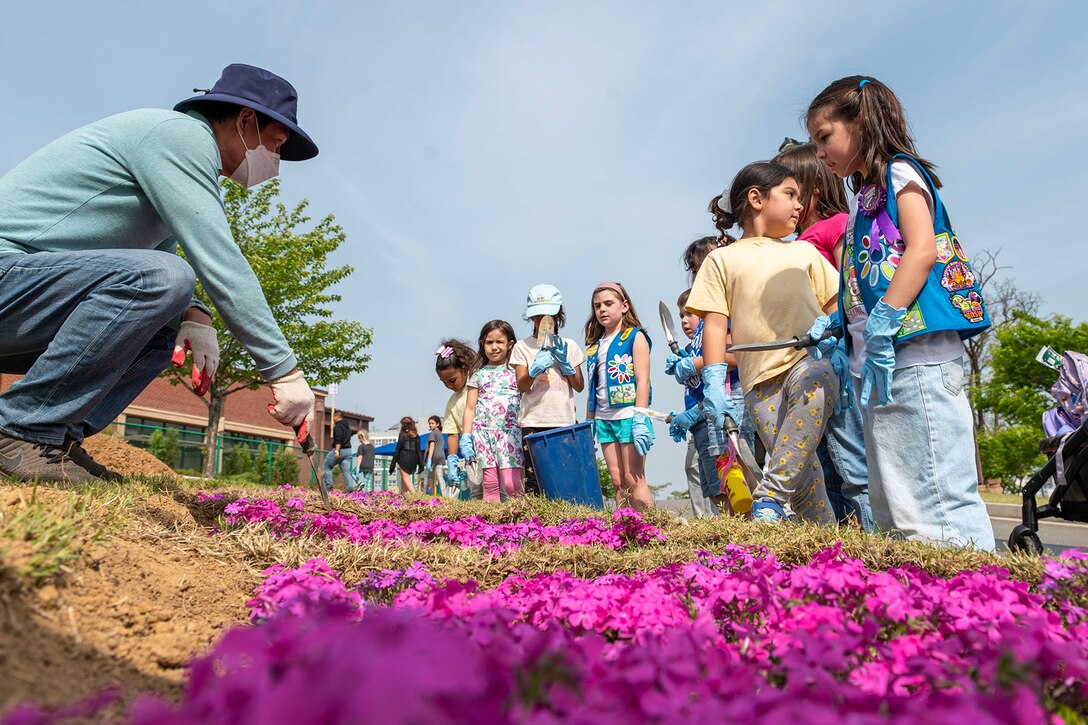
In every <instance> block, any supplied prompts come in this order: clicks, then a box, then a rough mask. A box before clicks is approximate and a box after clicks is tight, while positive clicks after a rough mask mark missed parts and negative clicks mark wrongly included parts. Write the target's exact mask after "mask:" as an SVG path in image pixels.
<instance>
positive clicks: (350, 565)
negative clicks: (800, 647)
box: [49, 478, 1042, 587]
mask: <svg viewBox="0 0 1088 725" xmlns="http://www.w3.org/2000/svg"><path fill="white" fill-rule="evenodd" d="M211 488H212V487H209V486H207V485H206V484H205V483H202V482H189V481H178V480H174V479H153V478H152V479H147V478H144V479H130V480H126V481H125V482H122V483H119V484H109V483H101V484H96V485H94V486H92V487H89V488H86V487H85V488H83V489H82V490H81V491H80V492H78V493H76V492H73V491H70V492H69V495H70V496H73V497H77V498H78V499H80V500H94V501H96V506H95V507H94V511H95V514H94V515H93V516H89V515H87V514H86V512H85V510H84V509H78V510H77V509H65V508H63V507H61V508H54V509H52V510H51V512H50V514H49V516H50V517H52V520H53V521H54V524H57V525H59V526H60V527H61V528H64V526H63V524H64V522H65V521H69V522H76V523H78V526H77V527H76V529H77V530H79V531H84V532H85V535H90V534H91V533H92V532H97V531H99V530H100V528H101V526H102V525H103V523H104V522H105V521H106V520H109V522H110V524H111V525H115V526H116V525H124V526H128V527H135V528H136V529H141V530H142V535H143V536H144V537H145V538H146V539H147V540H148V541H149V542H150V541H153V540H155V539H156V537H158V538H160V539H162V540H163V543H168V544H169V545H171V546H176V547H181V548H183V549H185V550H187V551H190V552H192V554H193V555H195V556H202V557H209V558H212V559H217V560H220V561H227V560H230V561H234V562H237V563H242V564H244V565H245V567H246V568H247V570H248V571H249V572H251V574H252V575H253V576H254V577H255V578H256V577H259V573H260V571H262V570H263V569H265V568H267V567H270V566H272V565H274V564H277V563H283V564H286V565H287V566H297V565H300V564H302V563H303V562H305V561H306V560H308V559H311V558H314V557H321V558H324V559H325V560H326V561H328V562H329V564H330V565H331V566H332V567H333V568H334V569H336V570H337V571H339V572H341V574H342V575H343V577H344V579H345V580H346V581H347V582H348V583H349V584H350V583H354V582H355V581H358V580H360V579H362V578H363V577H365V576H366V575H367V574H368V573H370V572H373V571H376V570H379V569H393V568H402V567H405V566H407V565H409V564H411V563H412V562H415V561H419V562H422V563H423V564H424V565H426V566H427V568H428V569H429V570H430V571H431V573H432V574H433V575H434V576H435V577H451V578H456V579H462V580H463V579H475V580H476V581H478V582H479V583H480V584H481V585H482V586H485V587H487V586H493V585H495V584H496V583H498V582H499V581H501V580H502V579H503V578H505V577H506V576H508V575H510V574H511V573H512V572H515V571H521V572H526V573H538V572H551V571H557V570H564V571H568V572H571V573H572V574H574V575H576V576H582V577H594V576H599V575H601V574H605V573H608V572H615V573H632V572H636V571H640V570H646V569H651V568H654V567H658V566H662V565H665V564H670V563H675V562H683V561H691V560H692V559H694V558H696V557H697V555H698V552H702V551H707V552H711V553H715V552H720V551H721V550H722V549H723V548H724V547H725V546H726V545H727V544H730V543H733V544H742V545H747V546H753V545H754V546H763V547H766V549H767V550H768V551H769V552H770V553H772V554H774V555H775V556H776V557H778V559H779V560H781V561H783V562H785V563H790V564H797V563H803V562H808V561H810V560H811V559H812V557H813V555H814V554H816V553H817V552H819V551H821V550H823V549H824V548H826V547H829V546H833V545H835V544H837V543H839V542H841V545H842V552H843V554H844V555H846V556H851V557H856V558H858V559H860V560H861V561H862V562H864V563H865V565H866V566H867V567H868V568H870V569H872V570H885V569H890V568H895V567H903V566H914V567H917V568H919V569H922V570H924V571H927V572H930V573H931V574H934V575H938V576H945V577H947V576H952V575H954V574H955V573H957V572H959V571H963V570H965V569H977V568H979V567H982V566H987V565H998V566H1002V567H1005V568H1007V569H1009V570H1010V572H1011V573H1012V575H1013V576H1014V577H1016V578H1018V579H1022V580H1024V581H1028V582H1032V583H1034V582H1036V581H1038V579H1039V577H1040V576H1041V574H1042V563H1041V562H1040V561H1039V560H1037V559H1034V558H1031V557H1026V556H1012V555H1006V556H995V555H992V554H986V553H983V552H978V551H974V550H962V549H952V548H939V547H934V546H929V545H926V544H921V543H917V542H904V541H895V540H893V539H891V538H889V537H887V536H874V535H868V534H862V533H860V532H858V531H855V530H850V529H838V530H835V529H829V528H824V527H818V526H813V525H805V524H788V525H780V526H768V525H765V524H759V523H755V522H751V521H744V520H740V519H733V518H716V519H694V520H688V519H684V518H680V517H677V516H676V515H675V514H673V513H670V512H668V511H664V510H654V511H649V512H647V513H646V515H645V518H646V520H647V521H648V522H649V523H652V524H654V525H655V526H657V527H658V528H660V529H661V530H662V531H663V532H664V534H665V536H666V541H665V542H664V543H662V544H655V545H651V546H648V547H645V548H639V549H635V550H626V551H613V550H610V549H605V548H603V547H591V546H554V545H542V544H526V545H523V546H522V547H521V549H519V550H517V551H513V552H510V553H508V554H505V555H502V556H498V557H493V556H491V555H489V554H487V553H485V552H482V551H480V550H477V549H468V548H463V547H460V546H455V545H451V544H444V543H430V544H426V545H423V544H416V543H410V542H409V543H404V544H400V545H389V544H379V543H372V544H368V545H365V546H356V545H353V544H350V543H348V542H346V541H342V540H338V541H328V540H326V539H323V538H301V539H277V538H275V537H273V536H272V535H270V534H269V532H268V531H267V529H266V528H265V527H264V526H262V525H252V526H243V527H237V528H232V529H230V530H227V531H225V532H223V533H221V534H217V535H212V536H209V535H208V534H209V532H210V531H211V529H212V527H214V526H215V525H216V523H217V521H220V520H221V518H220V517H221V516H222V512H223V508H224V506H225V505H226V504H227V503H228V502H229V501H231V500H234V499H235V498H237V497H239V496H252V497H262V498H271V499H275V500H280V501H285V500H286V499H287V498H288V497H289V496H292V495H300V494H301V495H303V497H304V498H305V499H306V501H307V507H306V508H307V510H308V511H313V512H320V511H322V508H321V506H320V503H319V499H318V497H317V495H316V494H315V493H313V492H308V493H307V492H300V491H291V492H279V491H273V490H270V489H267V488H260V487H250V486H245V487H231V488H229V489H224V490H223V493H224V494H225V499H224V500H222V501H203V502H200V501H198V500H197V498H196V492H197V491H199V490H211ZM62 489H63V487H62ZM156 497H165V498H169V499H172V500H173V501H176V502H177V503H180V504H182V505H183V506H184V507H185V509H187V511H188V513H189V515H191V517H192V521H191V522H190V523H189V524H187V525H185V526H180V525H177V524H176V523H173V524H171V523H170V522H165V523H164V522H162V521H159V520H158V519H157V518H156V515H155V513H154V512H155V507H154V506H152V505H150V504H149V503H148V502H149V501H152V500H154V499H155V498H156ZM333 506H334V508H336V509H337V510H340V511H344V512H345V513H352V514H354V515H356V516H357V517H359V519H360V521H362V522H363V523H366V522H369V521H375V520H379V519H390V520H393V521H397V522H401V523H407V522H411V521H418V520H425V519H430V518H433V517H435V516H442V517H444V518H447V519H451V520H454V519H461V518H466V517H469V516H480V517H481V518H483V519H485V520H487V521H490V522H492V523H509V522H515V521H523V520H526V519H528V518H533V517H535V518H538V519H539V520H540V521H541V522H542V523H544V524H555V523H559V522H561V521H563V520H566V519H570V518H576V517H584V516H590V517H599V518H607V517H608V516H609V514H608V513H607V512H602V511H598V510H595V509H590V508H586V507H581V506H575V505H571V504H567V503H564V502H555V501H547V500H544V499H539V498H525V499H518V500H513V501H509V502H507V503H505V504H501V505H500V504H489V503H484V502H482V501H448V502H443V503H442V504H441V505H439V506H409V507H404V508H397V509H388V510H375V509H369V508H364V507H362V506H360V505H359V504H357V503H355V502H354V501H352V500H350V499H347V498H344V497H333ZM73 525H75V523H73ZM73 535H74V534H73ZM64 551H65V552H67V550H64ZM64 555H67V553H64Z"/></svg>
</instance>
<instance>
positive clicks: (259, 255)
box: [163, 179, 371, 476]
mask: <svg viewBox="0 0 1088 725" xmlns="http://www.w3.org/2000/svg"><path fill="white" fill-rule="evenodd" d="M221 183H222V187H223V202H224V206H225V208H226V212H227V219H228V221H229V222H230V227H231V232H232V233H233V235H234V240H235V241H236V242H237V243H238V246H239V247H240V248H241V250H242V254H243V256H245V258H246V260H247V261H248V262H249V265H250V266H251V267H252V268H253V271H254V273H256V275H257V279H258V280H259V282H260V284H261V289H262V290H263V291H264V296H265V299H266V300H267V301H268V306H269V307H270V308H271V310H272V316H273V317H274V318H275V319H276V321H277V322H278V323H279V326H280V329H281V330H282V331H283V334H284V336H285V337H286V338H287V342H288V343H289V344H290V345H291V348H292V349H293V350H294V352H295V354H296V355H297V356H298V361H299V362H298V365H299V369H300V370H302V372H303V374H304V375H305V376H306V380H307V382H309V383H310V384H311V385H328V384H329V383H335V382H339V381H341V380H345V379H346V378H347V377H348V376H350V375H351V374H353V373H358V372H362V371H363V370H365V369H366V367H367V363H368V362H369V361H370V355H368V354H366V352H365V350H366V349H367V348H368V347H369V346H370V343H371V330H369V329H368V328H365V327H363V325H362V323H360V322H357V321H354V320H334V319H332V317H333V311H332V308H331V305H332V303H334V302H338V301H340V295H338V294H336V293H334V292H332V291H331V289H330V288H332V287H333V286H334V285H336V284H338V283H339V282H342V281H344V280H345V279H346V278H347V277H348V276H349V275H350V274H351V273H352V272H353V271H354V269H353V268H352V267H351V266H349V265H344V266H340V267H329V256H330V255H331V254H332V253H333V252H334V251H336V249H337V248H338V247H339V246H340V245H341V244H343V242H344V240H345V239H346V238H347V237H346V235H345V234H344V230H343V228H342V227H341V226H340V225H338V224H336V222H335V220H334V217H333V216H332V215H331V214H330V215H328V216H326V217H325V218H323V219H322V220H321V221H319V222H318V223H317V224H315V225H313V226H312V227H311V228H309V229H308V230H306V229H305V228H306V227H308V226H309V224H310V221H311V220H310V217H309V216H307V215H306V213H305V211H306V207H307V206H308V205H309V202H308V201H305V200H304V201H302V202H300V203H299V204H297V205H295V207H294V208H292V209H288V208H287V207H286V206H285V205H284V204H283V203H282V202H279V201H276V197H277V196H278V195H279V190H280V182H279V180H278V179H273V180H271V181H269V182H267V183H265V184H262V185H261V186H258V187H256V188H253V189H246V188H244V187H242V186H240V185H238V184H236V183H234V182H233V181H230V180H227V179H224V180H223V181H222V182H221ZM179 254H182V256H184V252H183V251H181V250H179ZM196 294H197V297H198V298H199V299H201V300H202V301H203V302H204V303H205V304H207V305H208V306H209V308H210V309H211V310H212V322H213V325H214V326H215V329H216V332H217V334H218V336H219V348H220V361H219V370H218V372H217V373H216V376H215V380H213V381H212V385H211V388H209V390H208V394H207V397H206V398H204V397H202V398H201V399H200V400H201V402H203V403H204V405H205V406H207V408H208V430H209V431H216V430H219V421H220V419H221V418H222V417H223V404H224V401H225V400H226V399H227V397H229V396H230V395H233V394H234V393H237V392H238V391H240V390H245V389H247V388H249V389H251V390H256V389H257V388H258V387H260V385H261V384H262V382H263V380H262V379H261V376H260V374H259V373H258V372H257V369H256V367H255V366H254V364H253V359H252V358H251V357H250V356H249V353H248V352H246V350H245V348H243V347H242V345H241V343H240V342H239V341H238V339H237V338H235V337H234V336H233V335H232V334H230V331H229V330H227V328H226V325H225V324H224V323H223V319H222V317H220V315H219V313H218V311H216V310H215V308H214V307H213V306H212V304H211V300H210V299H209V298H208V296H207V294H206V293H205V292H204V289H203V287H202V286H201V285H200V283H199V282H198V283H197V288H196ZM163 375H164V376H166V377H169V378H170V379H171V382H172V383H173V384H175V385H179V384H180V385H184V386H185V387H186V388H188V389H189V390H192V387H191V385H190V384H189V380H190V377H189V376H190V364H189V363H188V362H186V364H185V365H184V366H182V367H181V368H178V369H175V368H173V367H171V368H170V369H168V370H167V371H166V372H165V373H163ZM210 435H214V433H211V434H210ZM212 447H213V446H209V448H212ZM214 467H215V461H214V457H213V456H208V457H207V460H206V461H205V465H204V475H206V476H211V475H212V473H213V471H214Z"/></svg>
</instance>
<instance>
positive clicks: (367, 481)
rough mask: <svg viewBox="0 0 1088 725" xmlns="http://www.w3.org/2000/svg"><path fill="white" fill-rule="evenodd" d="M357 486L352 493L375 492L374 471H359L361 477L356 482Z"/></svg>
mask: <svg viewBox="0 0 1088 725" xmlns="http://www.w3.org/2000/svg"><path fill="white" fill-rule="evenodd" d="M356 484H357V485H356V486H355V488H353V489H349V490H352V491H373V490H374V471H359V475H358V477H357V480H356Z"/></svg>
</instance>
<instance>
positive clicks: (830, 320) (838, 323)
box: [808, 310, 846, 360]
mask: <svg viewBox="0 0 1088 725" xmlns="http://www.w3.org/2000/svg"><path fill="white" fill-rule="evenodd" d="M832 327H838V328H840V329H842V330H844V333H843V335H844V336H845V329H846V328H845V327H844V326H843V324H842V312H841V311H839V310H835V311H834V312H832V313H831V314H830V315H820V316H819V317H817V318H816V321H815V322H813V323H812V327H810V328H808V336H809V338H810V339H812V340H820V338H821V337H823V336H824V333H825V332H827V331H828V330H830V329H831V328H832ZM839 342H840V338H838V337H829V338H827V339H826V340H820V342H818V343H816V344H815V345H813V346H812V347H810V348H809V355H812V357H814V358H816V359H817V360H819V359H821V358H822V357H823V356H824V355H829V354H831V353H832V352H833V351H834V350H835V346H836V345H837V344H838V343H839Z"/></svg>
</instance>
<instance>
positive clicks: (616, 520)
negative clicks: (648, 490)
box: [224, 494, 665, 555]
mask: <svg viewBox="0 0 1088 725" xmlns="http://www.w3.org/2000/svg"><path fill="white" fill-rule="evenodd" d="M357 495H358V494H349V497H355V496H357ZM374 495H376V494H363V496H374ZM302 509H303V501H302V499H300V498H290V499H288V500H287V501H286V502H285V504H284V505H283V506H280V505H279V504H278V503H276V502H275V501H272V500H268V499H247V498H240V499H238V500H237V501H234V502H232V503H230V504H227V506H226V508H225V509H224V513H225V514H226V516H225V517H224V522H225V523H226V525H227V526H238V525H241V524H253V523H259V524H263V525H265V526H267V527H268V529H269V530H270V531H271V532H272V533H273V534H275V535H276V536H307V535H310V536H324V537H327V538H329V539H345V540H347V541H350V542H351V543H353V544H368V543H371V542H374V541H379V542H381V543H385V544H395V543H403V542H408V541H415V542H419V543H429V542H432V541H440V542H445V543H449V544H455V545H458V546H465V547H474V548H481V549H484V550H486V551H488V552H490V553H492V554H496V555H498V554H503V553H506V552H509V551H513V550H515V549H518V548H520V546H521V544H522V543H524V542H536V543H542V544H560V545H577V546H590V545H596V546H605V547H608V548H611V549H625V548H629V547H633V546H647V545H649V544H651V543H653V542H657V541H664V540H665V535H664V534H662V533H661V531H660V530H658V529H657V528H656V527H655V526H651V525H650V524H647V523H646V522H644V521H643V520H642V515H641V514H639V513H638V512H637V511H634V510H632V509H617V510H616V511H615V512H613V514H612V520H611V521H603V520H601V519H595V518H583V519H570V520H568V521H564V522H562V523H561V524H557V525H553V526H545V525H544V524H541V523H540V521H539V520H538V519H536V518H534V519H532V520H530V521H519V522H517V523H510V524H493V523H489V522H488V521H485V520H484V519H482V518H480V517H479V516H470V517H468V518H464V519H457V520H449V519H445V518H442V517H441V516H438V517H435V518H433V519H430V520H427V521H413V522H411V523H407V524H402V523H398V522H396V521H390V520H387V519H382V520H379V521H372V522H370V523H366V524H364V523H361V522H360V521H359V519H358V517H356V516H355V515H354V514H350V513H344V512H342V511H332V512H329V513H308V512H303V510H302Z"/></svg>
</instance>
